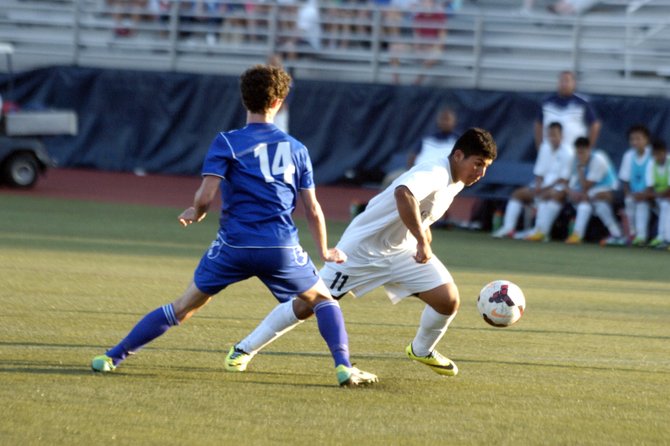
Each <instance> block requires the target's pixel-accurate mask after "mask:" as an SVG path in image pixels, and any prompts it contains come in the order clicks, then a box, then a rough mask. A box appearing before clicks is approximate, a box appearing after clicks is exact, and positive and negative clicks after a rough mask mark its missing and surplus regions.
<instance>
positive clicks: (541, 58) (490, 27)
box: [0, 0, 670, 96]
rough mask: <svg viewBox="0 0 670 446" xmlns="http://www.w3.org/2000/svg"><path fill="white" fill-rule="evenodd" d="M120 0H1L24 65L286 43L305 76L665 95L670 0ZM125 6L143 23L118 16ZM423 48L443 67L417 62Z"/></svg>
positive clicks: (172, 57)
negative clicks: (450, 7) (526, 2)
mask: <svg viewBox="0 0 670 446" xmlns="http://www.w3.org/2000/svg"><path fill="white" fill-rule="evenodd" d="M121 3H122V4H121V5H120V6H119V4H118V3H115V2H112V1H110V0H52V1H46V0H5V1H3V2H2V6H0V41H3V42H8V43H12V44H13V45H14V46H15V49H16V62H15V63H16V67H17V68H18V69H20V70H21V69H24V70H25V69H30V68H36V67H43V66H48V65H74V66H91V67H102V68H104V67H114V68H132V69H143V70H156V71H178V72H196V73H221V74H235V73H237V72H239V70H240V68H241V67H245V66H248V65H249V64H250V63H255V62H262V61H264V60H265V58H266V57H267V55H268V54H271V53H275V52H281V53H283V54H284V55H285V56H287V57H286V59H287V60H286V65H287V67H288V68H289V69H291V70H293V72H294V73H296V75H297V76H298V77H301V78H312V79H322V80H349V81H360V82H372V83H391V82H393V80H394V78H395V77H396V75H397V76H399V77H400V78H401V82H407V81H406V80H405V79H413V78H414V77H416V76H425V78H426V83H427V84H429V85H434V86H443V87H449V88H477V89H491V90H511V91H550V90H551V89H552V88H553V86H554V82H555V75H556V72H557V71H559V70H563V69H571V70H574V71H576V72H577V73H578V75H579V77H580V86H581V88H582V89H583V90H584V91H589V92H592V93H604V94H607V93H611V92H616V93H617V94H628V95H662V96H665V95H667V91H668V88H667V87H668V78H669V77H670V47H669V46H668V45H667V42H668V41H669V40H670V1H669V0H636V1H623V0H606V1H601V2H598V3H597V4H596V5H595V6H594V7H593V8H592V9H590V10H589V11H587V12H586V13H584V14H582V15H578V16H558V15H556V14H552V13H551V12H549V11H547V10H546V9H545V8H544V7H543V5H545V4H546V2H536V3H538V5H536V8H535V10H534V11H533V12H532V14H521V13H520V9H519V7H520V4H521V1H519V2H518V4H517V3H516V2H510V1H502V0H477V1H474V0H473V1H469V2H464V4H463V6H462V7H461V8H460V9H458V10H457V11H447V14H448V16H447V18H446V21H444V22H440V23H433V24H430V25H425V24H424V25H421V24H418V23H417V22H416V21H413V20H412V13H416V12H435V11H433V10H431V11H424V10H422V9H421V8H419V7H417V8H415V9H414V10H413V11H400V13H398V11H394V10H393V9H392V8H391V7H379V6H376V5H375V4H373V3H370V4H365V3H358V2H357V3H355V6H350V5H353V3H345V4H339V3H335V2H320V3H318V4H317V3H316V1H315V0H309V1H307V2H300V3H296V4H291V3H290V2H288V3H287V2H280V3H275V2H272V3H268V2H263V1H244V2H238V1H215V0H212V1H209V2H205V3H207V4H209V6H210V7H209V8H205V9H202V10H196V9H193V8H192V7H191V6H192V4H193V3H194V2H189V1H185V0H182V1H178V0H171V1H168V0H165V1H163V0H161V1H157V0H156V1H148V2H144V3H142V4H145V5H146V6H145V7H144V8H142V9H140V10H138V9H137V8H138V7H137V6H133V5H132V4H131V3H130V2H121ZM510 4H512V5H513V6H510ZM124 5H125V6H124ZM440 11H441V12H444V9H443V8H440ZM120 13H127V15H130V16H132V15H137V16H138V17H139V20H138V21H137V22H136V23H130V24H129V23H125V22H123V23H120V22H119V20H118V18H116V17H117V16H118V15H119V14H120ZM120 27H127V28H129V29H128V30H127V31H128V32H119V28H120ZM421 29H429V30H430V29H443V30H446V32H447V37H446V41H445V43H444V45H443V47H442V51H441V52H439V53H435V52H434V50H433V51H432V52H431V51H428V52H427V51H422V46H421V45H423V44H425V43H426V37H425V36H423V35H422V34H421V33H417V31H420V30H421ZM427 58H433V59H435V62H436V63H435V64H434V65H433V66H424V65H423V64H421V63H417V62H421V61H423V60H426V59H427ZM394 59H397V60H399V61H400V64H399V66H398V67H395V66H394V65H393V64H392V63H391V62H392V60H394ZM2 69H3V67H2V66H1V64H0V70H2Z"/></svg>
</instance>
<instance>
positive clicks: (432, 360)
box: [405, 342, 458, 376]
mask: <svg viewBox="0 0 670 446" xmlns="http://www.w3.org/2000/svg"><path fill="white" fill-rule="evenodd" d="M405 353H407V356H408V357H409V359H412V360H414V361H417V362H420V363H421V364H425V365H427V366H428V367H430V369H431V370H432V371H433V372H435V373H437V374H439V375H446V376H456V375H458V367H456V364H455V363H454V361H452V360H451V359H449V358H447V357H446V356H442V355H441V354H440V353H439V352H438V351H437V350H433V351H432V352H430V354H429V355H428V356H416V355H415V354H414V350H412V343H411V342H410V344H409V345H408V346H407V348H406V349H405Z"/></svg>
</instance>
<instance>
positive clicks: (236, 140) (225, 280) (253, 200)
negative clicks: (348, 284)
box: [91, 65, 377, 386]
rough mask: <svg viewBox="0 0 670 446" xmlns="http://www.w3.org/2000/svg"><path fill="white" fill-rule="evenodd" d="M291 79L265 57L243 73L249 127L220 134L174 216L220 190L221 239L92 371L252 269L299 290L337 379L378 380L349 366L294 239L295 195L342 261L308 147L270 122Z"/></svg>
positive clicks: (319, 286) (318, 235) (274, 287)
mask: <svg viewBox="0 0 670 446" xmlns="http://www.w3.org/2000/svg"><path fill="white" fill-rule="evenodd" d="M290 82H291V78H290V76H289V75H288V74H287V73H286V72H285V71H284V70H283V69H281V68H279V67H273V66H269V65H257V66H254V67H252V68H250V69H248V70H247V71H245V72H244V73H243V74H242V76H241V77H240V92H241V95H242V102H243V103H244V106H245V108H246V109H247V125H246V126H245V127H244V128H242V129H238V130H232V131H229V132H221V133H219V134H218V135H217V136H216V138H215V139H214V141H213V142H212V144H211V146H210V148H209V151H208V152H207V156H206V157H205V162H204V164H203V169H202V176H203V180H202V183H201V185H200V188H199V189H198V191H197V192H196V194H195V198H194V203H193V206H192V207H189V208H187V209H186V210H185V211H184V212H182V214H181V215H180V216H179V217H178V220H179V222H180V223H181V224H182V225H184V226H188V225H190V224H192V223H195V222H199V221H201V220H202V219H203V218H205V216H206V214H207V210H208V209H209V207H210V205H211V203H212V201H213V200H214V198H215V196H216V193H217V190H219V189H220V190H221V197H222V203H223V204H222V208H221V216H220V226H219V231H218V233H217V237H216V239H215V240H214V241H213V242H212V244H211V246H210V248H209V249H208V250H207V251H206V252H205V254H204V255H203V256H202V258H201V260H200V264H199V265H198V267H197V268H196V270H195V273H194V277H193V281H192V282H191V284H190V285H189V286H188V288H187V289H186V291H185V292H184V294H183V295H182V296H181V297H180V298H178V299H177V300H175V301H174V302H173V303H171V304H167V305H164V306H162V307H159V308H157V309H155V310H154V311H152V312H150V313H149V314H147V315H146V316H145V317H144V318H143V319H142V320H140V321H139V322H138V323H137V325H135V327H134V328H133V329H132V330H131V332H130V333H129V334H128V335H127V336H126V337H125V338H124V339H123V340H121V342H119V344H117V345H116V346H115V347H113V348H111V349H109V350H108V351H107V352H106V353H105V354H104V355H99V356H96V357H95V358H93V361H92V363H91V367H92V368H93V370H94V371H98V372H111V371H113V370H114V369H115V368H116V367H117V366H118V365H119V363H120V362H121V361H123V360H124V359H126V358H127V357H128V355H130V354H132V353H135V352H137V351H138V350H139V349H140V348H141V347H143V346H144V345H146V344H147V343H149V342H150V341H152V340H153V339H155V338H157V337H158V336H161V335H162V334H163V333H165V332H166V331H167V330H168V329H170V328H171V327H173V326H176V325H179V324H181V323H183V322H184V321H186V320H187V319H189V318H190V317H191V316H192V315H193V314H194V313H195V312H196V311H198V310H199V309H200V308H201V307H203V306H204V305H205V304H206V303H207V302H209V301H210V300H211V298H212V296H214V295H215V294H217V293H219V292H220V291H222V290H223V289H224V288H226V287H227V286H228V285H231V284H233V283H236V282H239V281H242V280H245V279H248V278H249V277H252V276H256V277H258V278H259V279H260V280H261V281H262V282H263V283H264V284H265V285H266V286H267V287H268V289H270V291H271V292H272V294H273V295H274V296H275V298H276V299H277V300H278V301H280V302H290V300H291V299H293V298H294V296H297V297H298V299H296V300H299V301H300V302H303V303H304V304H305V308H309V309H310V311H313V312H314V313H315V314H316V318H317V324H318V326H319V332H320V333H321V336H322V337H323V338H324V340H325V341H326V344H327V345H328V348H329V349H330V352H331V354H332V356H333V359H334V361H335V372H336V376H337V380H338V382H339V384H340V385H341V386H357V385H362V384H370V383H373V382H376V381H377V377H376V376H375V375H373V374H371V373H367V372H364V371H361V370H359V369H357V368H356V367H352V365H351V362H350V360H349V347H348V344H349V341H348V337H347V332H346V330H345V326H344V318H343V316H342V311H341V310H340V306H339V304H338V302H337V301H336V300H335V299H333V297H332V296H331V294H330V292H329V291H328V288H327V287H326V285H325V284H324V283H323V280H321V279H320V278H319V276H318V274H317V272H316V269H315V267H314V265H313V264H312V261H311V260H310V258H309V256H308V255H307V253H306V252H305V251H303V249H302V248H301V247H300V241H299V239H298V230H297V228H296V226H295V224H294V223H293V220H292V218H291V214H292V212H293V210H294V209H295V203H296V200H297V199H298V198H300V199H301V201H302V204H303V206H304V207H305V210H306V212H305V215H306V217H307V221H308V223H309V227H310V231H311V232H312V235H313V237H314V240H315V242H316V246H317V249H318V253H319V254H320V255H321V258H322V260H324V261H326V262H331V261H334V262H342V261H344V260H345V259H346V256H345V255H344V254H343V253H342V252H341V251H339V250H338V249H328V248H327V240H326V226H325V221H324V218H323V213H322V211H321V206H320V205H319V202H318V201H317V200H316V195H315V192H314V180H313V177H312V163H311V161H310V159H309V154H308V152H307V148H306V147H305V146H304V145H303V144H302V143H300V142H299V141H298V140H296V139H294V138H292V137H291V136H289V135H288V134H286V133H284V132H283V131H281V130H279V129H278V128H277V127H276V126H275V125H274V124H273V119H274V117H275V115H276V114H277V111H278V110H279V109H280V107H281V105H282V103H283V100H284V99H285V98H286V96H287V94H288V92H289V85H290Z"/></svg>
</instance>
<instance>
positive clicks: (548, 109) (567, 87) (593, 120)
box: [535, 71, 601, 149]
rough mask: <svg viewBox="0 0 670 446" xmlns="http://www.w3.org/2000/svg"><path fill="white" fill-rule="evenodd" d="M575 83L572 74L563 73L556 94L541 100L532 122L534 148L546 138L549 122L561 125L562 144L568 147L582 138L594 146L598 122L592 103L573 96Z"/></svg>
mask: <svg viewBox="0 0 670 446" xmlns="http://www.w3.org/2000/svg"><path fill="white" fill-rule="evenodd" d="M576 88H577V81H576V79H575V74H574V73H573V72H571V71H563V72H561V74H560V75H559V77H558V88H557V92H556V93H555V94H552V95H550V96H549V97H547V98H545V99H544V100H543V101H542V107H541V110H540V114H539V116H538V117H537V120H536V121H535V147H536V148H538V149H539V148H540V144H542V141H544V139H545V138H546V136H547V127H548V126H549V124H550V123H552V122H558V123H560V124H561V126H563V141H565V142H566V143H568V144H573V142H574V141H575V140H576V139H577V138H579V137H581V136H583V137H587V138H588V140H589V141H590V142H591V144H595V142H596V141H597V140H598V135H599V134H600V126H601V124H600V120H599V119H598V117H597V116H596V113H595V111H594V110H593V107H592V106H591V104H590V103H589V102H588V101H587V100H586V99H584V98H582V97H580V96H578V95H576V94H575V90H576Z"/></svg>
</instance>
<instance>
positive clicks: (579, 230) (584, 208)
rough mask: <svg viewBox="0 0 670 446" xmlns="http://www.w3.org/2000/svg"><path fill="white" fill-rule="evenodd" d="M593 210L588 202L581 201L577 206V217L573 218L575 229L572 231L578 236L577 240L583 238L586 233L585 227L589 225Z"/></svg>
mask: <svg viewBox="0 0 670 446" xmlns="http://www.w3.org/2000/svg"><path fill="white" fill-rule="evenodd" d="M592 212H593V208H592V207H591V203H589V202H588V201H582V202H580V203H579V204H578V205H577V216H576V217H575V227H574V228H573V229H572V233H573V234H576V235H577V236H579V238H582V237H584V233H585V232H586V226H587V225H588V224H589V220H590V219H591V213H592Z"/></svg>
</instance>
